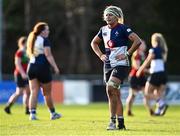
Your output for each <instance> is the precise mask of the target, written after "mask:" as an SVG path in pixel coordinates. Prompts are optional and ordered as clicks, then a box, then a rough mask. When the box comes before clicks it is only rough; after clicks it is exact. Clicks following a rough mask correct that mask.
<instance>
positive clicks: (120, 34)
mask: <svg viewBox="0 0 180 136" xmlns="http://www.w3.org/2000/svg"><path fill="white" fill-rule="evenodd" d="M131 33H132V30H131V29H130V28H129V27H127V26H126V25H124V24H118V25H117V26H115V27H114V28H112V29H110V28H109V27H108V26H107V25H106V26H103V27H102V28H101V29H100V31H99V32H98V34H97V36H98V37H99V38H100V39H102V40H103V41H104V46H105V51H106V56H107V58H108V59H107V60H106V62H105V68H106V69H111V68H114V67H116V66H129V60H128V59H125V60H117V59H116V56H117V55H119V54H125V53H126V51H127V49H128V41H129V39H128V36H129V35H130V34H131Z"/></svg>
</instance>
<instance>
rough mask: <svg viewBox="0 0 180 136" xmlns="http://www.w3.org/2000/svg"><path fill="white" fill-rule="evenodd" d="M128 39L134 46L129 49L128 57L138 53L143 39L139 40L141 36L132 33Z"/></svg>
mask: <svg viewBox="0 0 180 136" xmlns="http://www.w3.org/2000/svg"><path fill="white" fill-rule="evenodd" d="M128 38H129V39H130V40H131V41H132V42H133V43H132V46H131V47H130V48H129V50H128V51H127V52H128V54H127V55H132V54H133V53H134V51H136V49H137V48H138V47H139V46H140V44H141V39H140V38H139V36H138V35H137V34H136V33H134V32H132V33H131V34H130V35H129V36H128Z"/></svg>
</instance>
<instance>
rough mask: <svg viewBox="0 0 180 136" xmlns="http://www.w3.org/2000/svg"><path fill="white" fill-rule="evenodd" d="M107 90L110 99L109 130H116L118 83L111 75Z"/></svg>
mask: <svg viewBox="0 0 180 136" xmlns="http://www.w3.org/2000/svg"><path fill="white" fill-rule="evenodd" d="M106 91H107V96H108V101H109V112H110V123H109V126H108V127H107V130H114V129H116V112H117V102H118V98H117V93H118V89H117V83H116V82H115V81H114V80H113V78H112V77H111V78H110V80H109V81H108V82H107V85H106Z"/></svg>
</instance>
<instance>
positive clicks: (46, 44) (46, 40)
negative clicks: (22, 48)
mask: <svg viewBox="0 0 180 136" xmlns="http://www.w3.org/2000/svg"><path fill="white" fill-rule="evenodd" d="M44 47H51V42H50V41H49V39H48V38H44Z"/></svg>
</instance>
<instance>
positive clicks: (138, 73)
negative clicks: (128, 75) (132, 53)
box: [136, 69, 142, 77]
mask: <svg viewBox="0 0 180 136" xmlns="http://www.w3.org/2000/svg"><path fill="white" fill-rule="evenodd" d="M141 72H142V71H141V70H140V69H139V70H138V71H137V72H136V77H140V75H141Z"/></svg>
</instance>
